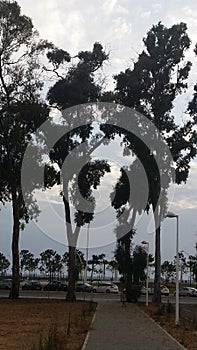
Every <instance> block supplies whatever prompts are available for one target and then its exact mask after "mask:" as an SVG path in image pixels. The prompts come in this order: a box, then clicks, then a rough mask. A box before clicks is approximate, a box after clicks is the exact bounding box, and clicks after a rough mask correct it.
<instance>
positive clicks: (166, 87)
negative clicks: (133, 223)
mask: <svg viewBox="0 0 197 350" xmlns="http://www.w3.org/2000/svg"><path fill="white" fill-rule="evenodd" d="M143 43H144V46H145V49H144V50H143V51H142V53H141V54H140V55H139V57H138V60H137V61H136V62H135V63H134V67H133V69H130V68H128V69H126V70H125V72H121V73H120V74H118V75H117V76H116V77H115V79H116V101H117V102H119V103H121V104H123V105H126V106H128V107H132V108H134V109H136V110H137V111H139V112H140V113H142V114H143V115H145V116H146V117H147V118H148V119H149V120H150V121H151V122H152V123H153V124H154V125H155V126H156V128H157V129H158V133H159V134H160V135H162V137H163V139H164V140H165V142H166V144H167V145H168V147H169V149H170V151H171V154H172V158H173V161H174V163H173V164H170V166H168V169H169V171H167V167H166V165H165V163H166V158H165V159H163V160H162V159H161V161H163V167H162V169H158V167H157V164H156V163H155V162H154V156H155V152H158V150H153V151H151V150H150V149H147V147H146V146H145V145H142V144H140V145H139V147H138V146H137V148H136V143H135V144H134V142H133V135H131V134H130V135H129V133H127V134H125V144H126V146H127V150H128V149H130V150H131V151H134V152H135V151H137V153H136V154H137V156H138V158H139V159H140V161H141V162H142V164H143V166H144V169H145V171H146V174H147V179H148V184H149V198H148V200H147V205H146V206H145V208H144V209H145V210H146V211H149V209H150V208H152V210H153V215H154V220H155V280H154V298H153V299H154V301H157V302H159V301H160V300H161V294H160V277H161V271H160V266H161V256H160V221H161V220H162V218H163V216H164V215H165V211H166V210H167V189H168V187H169V184H170V180H171V174H170V172H171V170H172V168H174V170H175V175H176V179H175V181H176V183H177V184H180V183H182V182H186V181H187V177H188V174H189V168H190V166H189V163H190V160H191V159H192V158H194V157H195V155H196V148H195V145H194V141H195V135H194V133H193V129H192V128H193V122H194V120H193V119H192V118H189V119H187V120H186V121H184V122H180V124H177V123H176V122H175V117H174V115H173V111H172V110H173V106H174V102H175V99H176V97H177V96H178V95H181V93H183V92H184V91H185V90H186V89H187V78H188V75H189V72H190V69H191V62H189V61H185V53H186V51H187V50H188V49H189V47H190V39H189V37H188V34H187V26H186V24H185V23H180V24H176V25H173V26H172V27H170V28H167V27H165V26H164V25H162V24H161V22H159V23H158V24H157V25H154V26H153V27H152V28H151V29H150V30H149V32H148V33H147V36H146V37H145V38H144V39H143ZM141 128H142V135H143V133H144V132H145V133H146V132H147V130H145V129H144V128H143V125H141ZM151 137H152V135H150V140H151ZM140 148H141V149H140ZM157 156H160V155H159V154H157ZM161 179H163V184H164V186H163V188H162V187H161ZM127 192H128V190H127ZM159 198H161V200H160V201H158V199H159ZM127 202H128V200H127ZM133 208H135V207H133ZM133 208H132V210H133Z"/></svg>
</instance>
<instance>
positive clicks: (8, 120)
mask: <svg viewBox="0 0 197 350" xmlns="http://www.w3.org/2000/svg"><path fill="white" fill-rule="evenodd" d="M0 33H1V36H0V159H1V161H0V165H1V168H0V175H1V182H2V181H3V184H4V189H5V190H4V193H3V194H4V196H5V194H6V199H9V200H10V201H11V203H12V212H13V235H12V276H13V279H12V281H13V282H12V288H11V291H10V298H12V299H16V298H18V296H19V282H20V281H19V249H18V246H19V235H20V229H21V228H22V227H23V226H24V224H25V223H27V222H28V221H29V220H30V219H31V218H33V217H35V216H36V215H37V214H38V208H37V206H36V203H35V201H34V200H33V199H32V194H31V193H29V194H28V192H27V194H28V196H29V199H30V200H29V208H27V206H25V203H24V200H23V195H22V189H21V166H22V161H23V155H24V152H25V149H26V147H27V144H28V142H29V141H30V140H31V135H32V133H33V131H35V130H36V129H37V127H38V126H39V125H40V124H41V123H43V122H44V121H45V120H46V118H47V116H48V109H47V108H46V106H45V105H44V104H43V103H42V101H41V99H40V97H39V94H40V91H41V89H42V85H43V83H42V82H41V80H40V74H41V69H40V68H41V66H40V63H39V56H40V54H42V53H43V52H44V50H45V49H46V48H49V46H50V47H51V45H49V44H48V43H47V42H46V41H43V40H40V39H39V37H38V33H37V32H36V31H35V29H34V27H33V24H32V21H31V19H30V18H28V17H26V16H25V15H22V14H21V10H20V7H19V5H18V4H17V3H16V2H15V1H13V2H9V1H0ZM31 199H32V200H31Z"/></svg>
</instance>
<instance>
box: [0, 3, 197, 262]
mask: <svg viewBox="0 0 197 350" xmlns="http://www.w3.org/2000/svg"><path fill="white" fill-rule="evenodd" d="M18 3H19V5H20V6H21V8H22V12H23V13H24V14H25V15H27V16H29V17H31V18H32V20H33V23H34V26H35V28H36V29H37V30H38V31H39V33H40V36H41V37H42V38H46V39H48V40H50V41H52V42H53V43H54V44H55V45H56V46H58V47H60V48H63V49H65V50H67V51H68V52H69V53H70V54H71V55H75V54H76V53H77V52H78V51H79V50H89V49H91V48H92V45H93V43H94V42H95V41H99V42H101V43H102V44H103V46H104V48H105V49H106V51H107V52H109V53H110V60H109V63H107V64H106V66H105V70H104V73H105V74H106V77H107V78H106V84H107V86H108V87H109V88H111V87H112V86H113V79H112V78H111V76H112V75H113V74H115V73H118V72H120V71H121V70H124V69H125V68H127V67H129V66H130V67H132V64H133V60H136V58H137V54H138V53H140V51H141V50H142V47H143V45H142V38H143V37H144V36H146V33H147V31H148V30H149V29H150V28H151V26H152V25H153V24H157V23H158V22H159V21H162V23H163V24H164V25H166V26H171V25H173V24H176V23H179V22H181V21H182V22H185V23H187V25H188V34H189V36H190V38H191V40H192V46H191V49H190V50H189V52H188V58H189V59H190V60H192V61H193V68H192V71H191V75H190V82H189V87H190V94H191V91H192V87H193V84H194V82H197V69H196V68H197V65H196V63H195V58H194V53H193V48H194V45H195V43H196V42H197V21H196V15H197V2H196V1H194V0H189V1H184V0H173V1H168V2H167V1H166V0H165V1H149V0H141V1H139V0H138V1H136V0H94V1H92V0H86V1H82V0H66V1H65V0H42V1H38V0H37V1H32V0H20V1H18ZM189 98H190V95H188V94H186V95H183V96H182V97H181V98H179V99H178V100H177V104H176V106H175V113H176V116H177V118H178V119H179V118H182V116H183V113H184V110H185V108H186V105H187V103H188V100H189ZM116 147H117V146H116V145H115V144H114V145H113V146H111V149H110V151H109V150H108V151H107V150H106V149H104V148H103V149H101V150H100V151H99V152H100V156H101V157H104V156H105V157H106V156H108V157H109V159H110V160H111V162H112V164H113V167H114V168H113V169H114V172H117V171H118V166H120V165H123V164H125V162H127V161H126V160H121V152H119V150H118V149H117V148H116ZM112 150H113V152H112ZM118 152H119V153H118ZM191 169H192V171H191V174H190V177H189V180H188V183H187V184H186V185H182V186H179V187H178V186H177V187H176V189H175V193H174V195H173V196H171V199H170V202H171V203H170V205H171V206H170V210H171V211H173V212H176V213H177V214H179V217H180V250H185V251H186V252H188V253H194V244H195V241H196V239H197V237H196V232H197V224H196V213H197V196H196V195H197V182H196V176H197V163H196V161H193V162H192V166H191ZM110 176H111V175H109V176H108V177H107V178H106V180H105V181H103V184H102V187H101V189H100V190H99V191H98V193H97V198H98V207H97V213H96V219H95V222H94V223H93V224H91V225H92V227H93V226H94V227H95V228H96V229H98V234H97V235H96V236H95V231H94V236H93V234H92V236H91V232H90V245H91V247H96V246H98V247H99V249H100V251H101V250H102V251H104V252H106V253H107V254H108V255H109V253H110V252H111V251H112V250H113V249H114V241H115V236H114V234H113V227H114V225H115V213H114V212H113V210H112V209H111V208H110V204H109V201H107V202H106V203H104V199H105V200H106V198H107V196H108V194H109V193H110V191H111V187H110V186H109V184H112V183H113V179H114V177H113V179H112V178H110ZM103 193H105V198H104V199H102V198H101V196H102V195H103ZM54 196H55V193H54ZM41 202H42V209H43V213H42V215H41V217H40V219H39V221H38V223H37V224H35V223H31V224H30V225H28V226H27V227H26V229H25V231H24V232H23V233H22V235H21V248H23V249H24V248H26V249H29V250H31V251H33V252H34V253H35V254H38V253H39V252H41V251H42V250H44V249H47V248H49V247H50V248H53V249H56V250H58V251H59V252H60V253H61V252H63V251H64V250H65V247H64V244H65V238H64V237H65V232H64V219H63V210H62V206H61V204H60V203H57V200H56V198H55V199H54V202H55V203H54V205H53V207H52V209H51V207H50V204H49V203H48V204H46V203H47V200H46V201H45V199H40V203H41ZM99 203H100V204H101V203H102V205H101V207H102V208H101V207H99ZM54 208H55V209H54ZM52 213H55V214H54V215H55V216H54V217H53V216H52ZM57 216H58V217H59V218H60V219H59V223H57V222H56V219H55V218H57ZM0 217H1V223H2V224H3V230H4V232H3V233H6V238H5V239H4V238H2V239H3V241H2V251H4V252H5V253H6V254H7V255H9V254H10V253H9V251H10V242H11V235H10V232H11V216H10V212H9V211H8V210H5V209H3V210H2V214H1V215H0ZM46 217H47V220H46ZM101 217H102V219H101ZM8 221H9V222H10V225H9V226H8V224H7V223H8ZM175 224H176V222H175V220H172V219H168V220H167V219H166V220H165V223H163V225H162V259H169V260H172V259H173V257H174V255H175V233H176V225H175ZM136 228H137V232H138V233H137V235H136V238H135V239H134V242H135V243H139V242H141V240H148V241H149V242H150V251H151V253H154V234H153V233H152V232H151V230H150V229H149V228H150V218H147V217H145V215H144V216H143V218H141V219H140V221H139V223H138V225H137V227H136ZM90 231H91V230H90ZM86 232H87V228H85V231H84V232H83V234H82V236H83V237H84V239H82V241H83V242H82V241H80V244H81V246H84V245H85V237H86ZM102 235H104V236H102ZM48 236H50V237H51V238H52V239H55V240H56V242H54V241H53V240H50V239H49V238H48ZM3 237H5V236H3ZM95 237H97V238H95ZM80 239H81V238H80ZM98 251H99V250H98Z"/></svg>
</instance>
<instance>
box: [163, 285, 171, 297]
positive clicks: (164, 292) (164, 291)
mask: <svg viewBox="0 0 197 350" xmlns="http://www.w3.org/2000/svg"><path fill="white" fill-rule="evenodd" d="M169 294H170V291H169V289H168V287H166V286H161V295H169Z"/></svg>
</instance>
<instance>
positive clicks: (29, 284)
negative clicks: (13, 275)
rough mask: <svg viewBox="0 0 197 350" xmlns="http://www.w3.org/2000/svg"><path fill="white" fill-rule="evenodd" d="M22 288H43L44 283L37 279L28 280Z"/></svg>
mask: <svg viewBox="0 0 197 350" xmlns="http://www.w3.org/2000/svg"><path fill="white" fill-rule="evenodd" d="M22 290H42V285H41V283H40V282H37V281H28V282H25V284H24V285H23V286H22Z"/></svg>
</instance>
